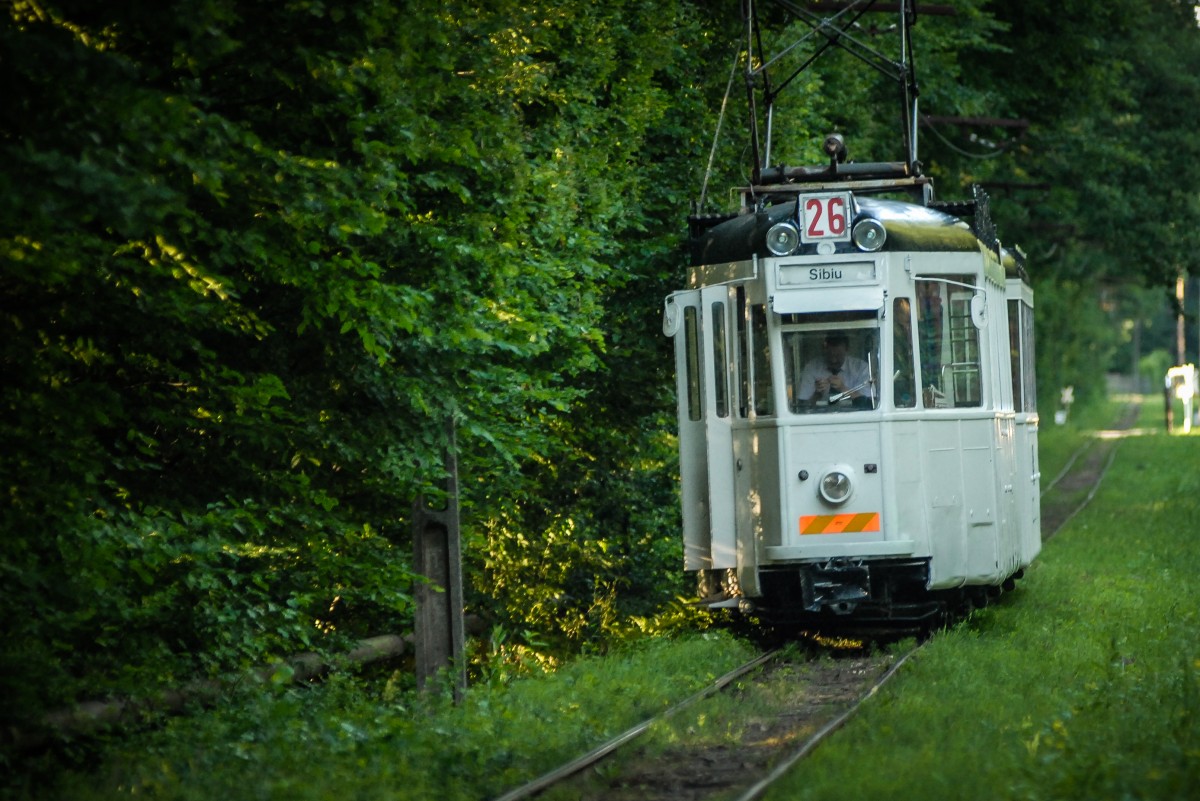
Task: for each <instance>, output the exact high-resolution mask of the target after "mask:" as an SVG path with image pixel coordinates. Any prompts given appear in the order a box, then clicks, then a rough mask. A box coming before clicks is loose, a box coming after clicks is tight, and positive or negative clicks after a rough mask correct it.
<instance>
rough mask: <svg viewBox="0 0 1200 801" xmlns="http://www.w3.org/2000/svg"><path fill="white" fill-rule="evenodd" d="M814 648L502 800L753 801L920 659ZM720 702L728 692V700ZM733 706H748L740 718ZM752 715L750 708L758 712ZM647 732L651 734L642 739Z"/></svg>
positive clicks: (1082, 492)
mask: <svg viewBox="0 0 1200 801" xmlns="http://www.w3.org/2000/svg"><path fill="white" fill-rule="evenodd" d="M1138 411H1139V407H1138V405H1137V404H1131V405H1130V406H1129V407H1127V408H1126V409H1125V411H1124V413H1123V414H1122V417H1121V419H1120V420H1119V421H1117V423H1116V424H1115V426H1114V428H1112V429H1110V430H1107V431H1101V432H1099V433H1098V434H1097V436H1096V437H1095V438H1094V439H1091V440H1089V441H1088V442H1087V443H1085V444H1084V445H1083V446H1081V447H1080V448H1079V449H1078V450H1077V451H1076V452H1075V453H1074V454H1072V456H1071V458H1070V459H1069V460H1068V462H1067V464H1066V465H1065V466H1064V467H1063V469H1062V470H1061V471H1060V472H1059V474H1058V475H1057V476H1055V477H1054V478H1053V479H1052V480H1051V481H1050V482H1048V483H1047V484H1046V486H1045V487H1044V488H1043V490H1042V497H1041V500H1042V538H1043V540H1049V539H1050V538H1052V537H1053V536H1054V535H1055V534H1057V533H1058V531H1059V530H1060V529H1061V528H1062V527H1063V526H1064V525H1066V523H1067V522H1069V521H1070V520H1071V519H1072V518H1073V517H1074V516H1075V515H1076V514H1078V513H1079V512H1080V511H1082V510H1083V509H1084V508H1085V507H1086V506H1087V505H1088V504H1089V503H1090V502H1091V500H1092V498H1093V497H1095V495H1096V492H1097V491H1098V489H1099V487H1100V484H1101V482H1102V481H1103V479H1104V476H1105V474H1106V473H1107V471H1108V468H1109V467H1110V466H1111V465H1112V463H1113V460H1114V459H1115V458H1116V454H1117V450H1118V447H1119V445H1120V442H1121V440H1122V438H1123V437H1124V436H1127V435H1128V434H1129V433H1131V429H1132V426H1133V424H1134V422H1135V421H1136V420H1137V416H1138ZM920 647H921V646H919V645H918V646H913V647H911V648H909V649H908V650H905V651H903V652H902V653H900V654H898V655H897V654H880V653H864V652H861V651H855V650H853V649H840V650H839V649H835V648H830V647H826V646H818V645H815V644H811V643H810V646H809V648H808V649H807V650H803V649H798V648H792V649H785V650H773V651H770V652H768V653H765V654H763V655H761V656H759V657H756V658H755V659H753V660H750V661H749V662H747V663H745V664H744V665H742V666H740V667H738V668H736V669H735V670H733V671H730V672H729V673H727V674H725V675H724V676H722V677H720V678H719V679H717V680H715V681H714V682H713V683H712V684H711V685H709V687H707V688H705V689H704V690H701V691H700V692H698V693H696V694H695V695H693V696H691V697H690V698H688V699H686V700H685V701H683V702H681V703H680V704H678V705H676V706H675V707H672V708H671V709H669V710H667V711H666V712H664V713H662V714H661V715H659V716H657V717H655V718H652V719H650V720H647V721H644V722H643V723H640V724H638V725H637V726H635V727H633V728H632V729H629V730H628V731H626V732H623V733H622V734H620V735H618V736H617V737H614V738H613V739H611V740H609V741H608V742H607V743H604V744H603V745H601V746H599V747H597V748H596V749H594V750H593V751H591V752H589V753H587V754H585V755H583V756H581V757H580V758H578V759H576V760H573V761H572V762H570V763H567V764H565V765H563V766H561V767H559V768H558V769H556V770H554V771H551V772H550V773H547V774H545V775H543V776H540V777H538V778H537V779H535V780H533V781H531V782H529V783H528V784H525V785H523V786H521V787H518V788H515V789H513V790H510V791H509V792H507V793H505V794H503V795H501V796H498V797H497V798H496V799H495V800H494V801H522V799H527V798H533V797H538V796H540V797H543V798H546V799H572V801H575V800H576V799H579V800H584V801H591V800H592V799H595V801H600V799H603V800H604V801H635V800H636V801H654V800H655V799H671V801H702V799H712V798H724V799H737V801H754V800H755V799H758V798H761V797H762V796H763V795H764V794H765V793H766V791H767V790H768V789H769V788H770V787H771V785H772V784H773V783H774V782H775V781H777V780H778V779H779V778H781V777H782V776H783V775H784V774H786V773H787V772H788V771H789V770H791V769H792V768H793V767H795V765H796V764H797V763H799V762H801V761H802V760H803V759H804V758H805V757H806V756H808V755H809V754H810V753H811V752H812V751H813V750H814V749H816V748H817V746H818V745H820V743H821V742H822V741H823V740H824V739H825V738H826V737H828V736H830V735H831V734H833V733H834V732H836V731H837V730H838V729H840V728H841V727H842V725H844V724H845V723H846V722H847V721H849V720H850V719H851V718H852V717H853V716H854V714H855V712H857V710H858V709H859V708H860V707H861V705H862V704H863V703H864V702H865V701H866V700H867V699H869V698H870V697H871V696H872V695H874V694H875V693H876V691H877V690H878V689H879V688H880V687H881V686H882V685H883V684H884V683H885V682H886V681H888V680H889V679H890V678H891V677H892V676H894V675H895V674H896V672H897V671H898V670H899V669H900V668H901V666H902V665H903V664H904V663H905V662H906V661H907V660H909V659H910V658H911V657H913V656H914V655H915V654H917V653H918V652H919V650H920ZM718 696H724V697H726V701H725V704H724V705H722V704H721V703H720V702H719V701H718ZM730 710H737V711H736V712H731V711H730ZM746 710H749V711H748V712H747V711H746ZM644 735H645V737H644V739H643V736H644Z"/></svg>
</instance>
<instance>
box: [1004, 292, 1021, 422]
mask: <svg viewBox="0 0 1200 801" xmlns="http://www.w3.org/2000/svg"><path fill="white" fill-rule="evenodd" d="M1008 360H1009V364H1010V366H1011V368H1012V390H1013V409H1014V410H1016V411H1018V412H1022V411H1025V400H1024V392H1025V384H1024V382H1023V381H1022V380H1021V377H1022V372H1023V371H1022V368H1023V366H1024V365H1022V363H1021V301H1019V300H1010V301H1009V302H1008Z"/></svg>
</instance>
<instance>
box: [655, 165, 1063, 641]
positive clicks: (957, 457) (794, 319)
mask: <svg viewBox="0 0 1200 801" xmlns="http://www.w3.org/2000/svg"><path fill="white" fill-rule="evenodd" d="M835 144H840V142H839V143H835ZM847 166H850V165H847ZM830 171H832V173H837V172H838V170H837V165H836V163H835V164H832V165H831V167H830ZM842 171H843V172H842V174H839V175H833V176H832V178H831V179H820V178H819V177H818V178H817V179H816V180H810V179H811V178H812V177H813V176H808V177H807V178H806V177H803V176H802V177H801V179H800V180H795V181H793V180H791V178H796V177H797V175H800V172H799V171H796V174H795V175H792V176H790V177H789V179H788V180H786V181H785V180H782V179H783V178H784V177H785V176H783V175H782V173H780V175H778V176H777V179H779V180H780V183H777V184H776V185H774V186H772V187H769V191H768V190H764V189H763V187H761V186H759V187H755V188H754V189H753V190H744V193H743V208H742V211H741V213H740V214H737V215H735V216H732V217H731V218H729V219H726V220H725V221H723V222H720V223H719V224H712V221H711V220H709V221H705V220H700V221H695V220H694V221H693V239H692V250H693V266H692V267H691V268H690V270H689V274H688V281H687V288H686V289H683V290H681V291H678V292H675V293H673V294H671V295H670V296H669V297H668V298H667V300H666V304H665V313H664V325H663V328H664V332H665V333H666V334H667V335H669V336H672V337H674V339H675V353H676V371H677V384H678V412H679V453H680V473H681V480H682V487H681V493H682V504H683V539H684V561H685V564H684V567H685V569H687V570H689V571H695V572H696V573H697V574H698V578H699V585H700V592H701V596H702V600H703V602H705V603H707V604H709V605H710V606H713V607H721V606H731V607H739V608H741V609H742V610H743V611H748V610H755V611H757V612H758V613H760V614H762V615H764V616H770V617H773V618H783V619H794V620H798V621H806V622H812V623H816V624H817V625H822V621H824V622H825V623H828V624H834V623H841V622H846V621H856V622H881V621H913V622H930V621H934V620H938V619H940V616H941V615H943V614H944V613H945V612H946V611H947V610H948V609H953V608H955V607H958V606H961V605H963V604H971V603H976V604H978V603H980V602H982V601H986V600H987V599H988V598H990V597H994V596H995V595H996V594H998V593H999V591H1000V589H1001V588H1006V587H1011V585H1012V582H1013V580H1014V579H1016V578H1018V577H1020V575H1021V574H1022V571H1023V570H1024V568H1025V567H1026V566H1027V565H1029V563H1030V561H1031V560H1032V559H1033V558H1034V557H1035V556H1036V555H1037V553H1038V551H1039V550H1040V548H1041V533H1040V514H1039V505H1038V498H1039V495H1040V490H1039V472H1038V448H1037V431H1038V415H1037V411H1036V406H1035V403H1036V393H1035V390H1034V373H1033V293H1032V291H1031V290H1030V287H1029V284H1028V282H1027V280H1026V277H1025V274H1024V268H1023V264H1022V263H1021V260H1020V259H1019V258H1018V257H1017V256H1016V255H1015V254H1011V253H1009V252H1008V251H1007V250H1005V249H1003V248H1002V247H1001V246H1000V243H999V242H998V241H997V240H996V238H995V234H994V229H993V228H992V225H991V223H990V220H989V219H988V210H987V202H986V197H984V196H983V195H982V193H979V192H978V191H977V192H976V197H975V199H974V200H973V201H968V202H966V203H960V204H953V205H951V204H943V205H942V206H941V207H940V208H939V206H938V204H935V203H933V202H932V201H930V200H928V199H927V198H928V195H929V194H930V193H928V192H926V193H925V195H926V197H925V198H924V199H919V200H917V201H915V202H906V201H901V200H887V199H880V198H877V197H871V196H869V193H878V192H880V190H881V189H882V190H886V189H888V188H889V186H891V187H892V188H896V187H898V186H900V185H901V184H904V185H906V186H907V187H908V188H912V187H913V186H914V185H916V184H919V183H920V182H919V181H914V180H913V179H912V178H907V179H901V180H899V181H891V182H889V181H887V180H879V179H878V178H877V177H876V176H872V175H870V174H868V172H869V170H868V169H863V170H861V171H860V173H861V174H859V175H854V174H848V173H849V171H848V170H847V169H846V168H845V167H843V168H842ZM901 188H903V187H901ZM917 188H918V189H920V187H919V186H918V187H917ZM948 212H954V214H951V213H948ZM956 215H957V216H956ZM961 217H970V218H973V224H968V223H967V222H964V221H963V219H961Z"/></svg>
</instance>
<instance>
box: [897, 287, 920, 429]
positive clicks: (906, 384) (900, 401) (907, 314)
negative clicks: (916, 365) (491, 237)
mask: <svg viewBox="0 0 1200 801" xmlns="http://www.w3.org/2000/svg"><path fill="white" fill-rule="evenodd" d="M892 370H893V373H892V374H893V376H895V378H894V379H893V381H892V402H893V403H894V404H895V405H896V408H898V409H911V408H913V407H914V406H916V405H917V371H916V370H914V369H913V337H912V301H910V300H909V299H908V298H896V299H895V300H894V301H893V302H892Z"/></svg>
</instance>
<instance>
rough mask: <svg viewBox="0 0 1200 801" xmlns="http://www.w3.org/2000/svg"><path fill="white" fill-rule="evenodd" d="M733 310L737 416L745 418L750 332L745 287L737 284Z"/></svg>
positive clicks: (747, 399) (747, 412) (748, 391)
mask: <svg viewBox="0 0 1200 801" xmlns="http://www.w3.org/2000/svg"><path fill="white" fill-rule="evenodd" d="M734 302H735V306H734V312H735V313H736V324H737V348H736V352H737V359H736V362H737V363H736V365H735V370H736V371H737V388H738V406H737V416H738V418H739V419H741V420H745V419H746V417H747V416H748V415H749V411H750V332H749V330H748V328H747V326H746V288H745V287H744V286H739V287H738V288H737V290H736V293H735V301H734Z"/></svg>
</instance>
